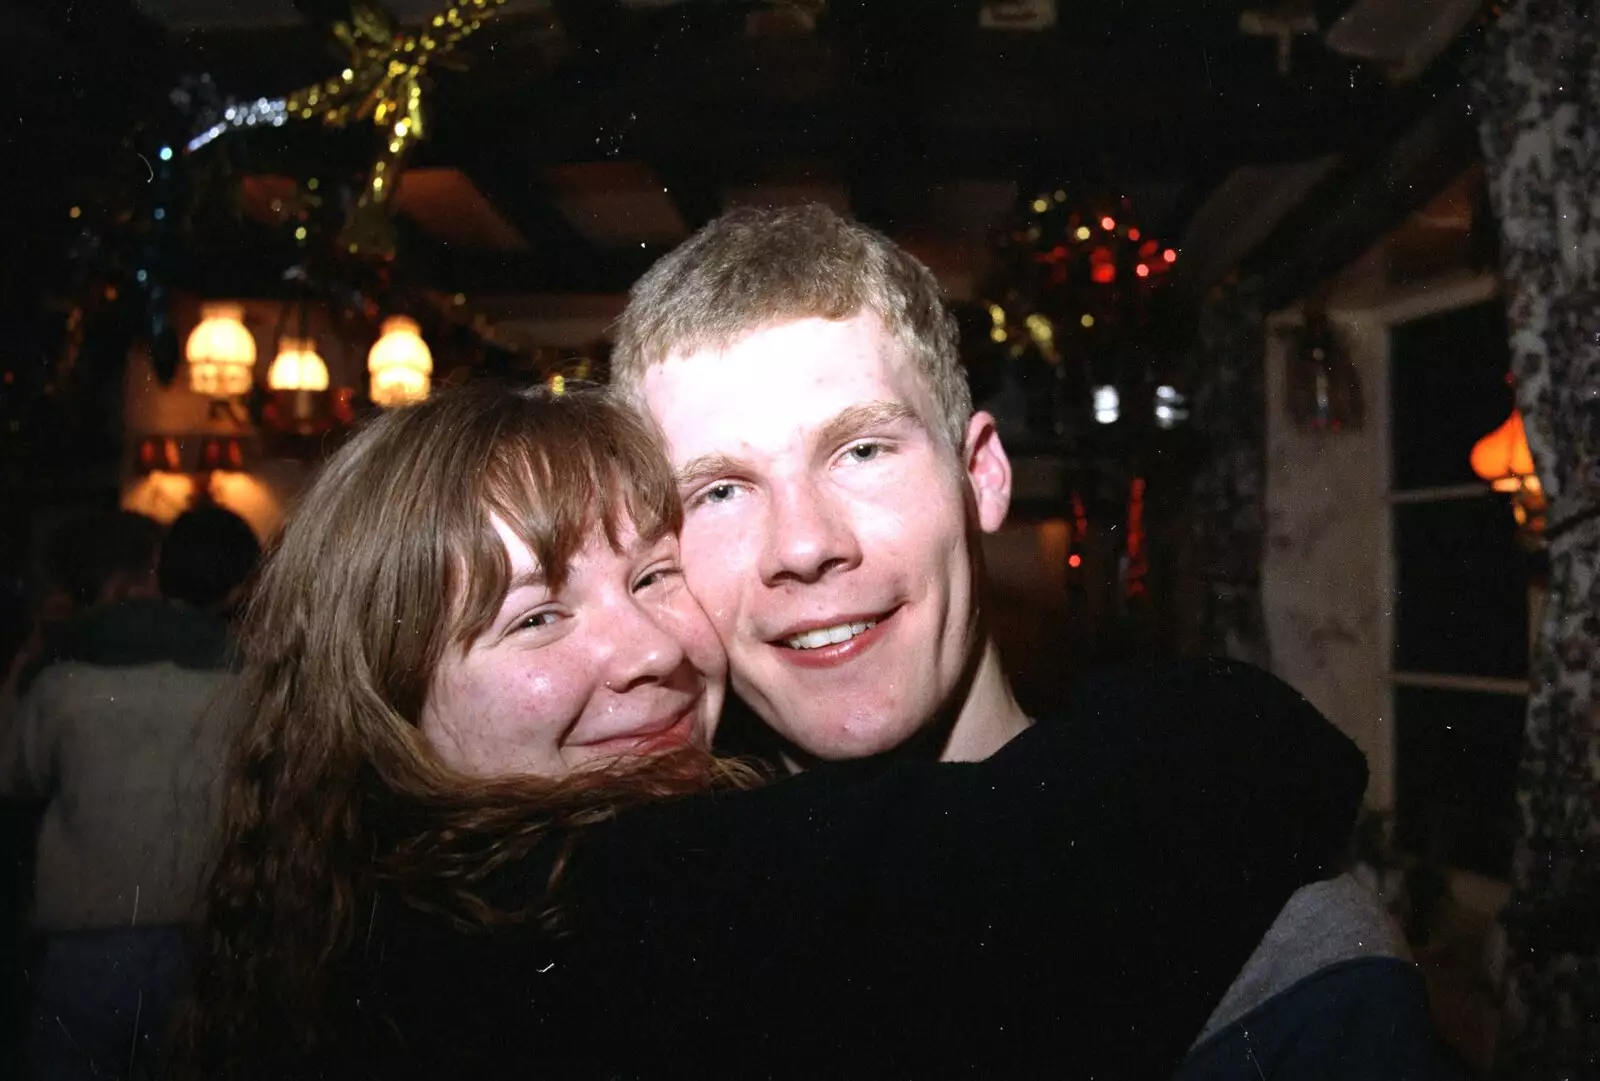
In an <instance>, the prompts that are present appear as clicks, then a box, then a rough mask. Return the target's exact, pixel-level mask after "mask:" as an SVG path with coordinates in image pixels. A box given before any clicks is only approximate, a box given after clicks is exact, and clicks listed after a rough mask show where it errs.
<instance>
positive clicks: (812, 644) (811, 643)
mask: <svg viewBox="0 0 1600 1081" xmlns="http://www.w3.org/2000/svg"><path fill="white" fill-rule="evenodd" d="M876 626H877V623H876V622H872V623H841V624H839V625H838V626H837V627H824V628H822V629H821V630H816V631H807V632H806V633H804V634H797V635H795V636H794V637H793V638H791V639H789V640H788V646H789V648H790V649H821V648H822V647H823V646H832V645H837V644H838V643H840V642H848V641H849V640H850V639H852V638H854V637H855V636H856V635H858V634H860V633H861V632H863V631H865V630H866V629H867V628H868V627H876Z"/></svg>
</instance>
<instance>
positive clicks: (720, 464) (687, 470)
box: [673, 452, 740, 491]
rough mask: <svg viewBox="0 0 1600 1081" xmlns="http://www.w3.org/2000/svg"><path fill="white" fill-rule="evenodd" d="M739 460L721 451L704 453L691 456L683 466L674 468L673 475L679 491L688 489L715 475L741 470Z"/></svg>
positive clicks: (720, 475)
mask: <svg viewBox="0 0 1600 1081" xmlns="http://www.w3.org/2000/svg"><path fill="white" fill-rule="evenodd" d="M739 468H740V467H739V460H738V459H737V458H734V457H732V456H731V455H728V454H722V453H720V452H718V453H713V454H702V455H699V456H698V457H695V458H690V459H689V460H688V461H687V462H684V463H683V465H682V466H680V467H678V468H677V469H675V470H673V477H674V479H675V480H677V482H678V490H679V491H688V490H689V489H690V488H695V487H698V486H699V485H701V484H704V483H705V482H706V481H708V480H711V479H712V478H713V477H726V476H728V475H729V474H730V473H737V472H739Z"/></svg>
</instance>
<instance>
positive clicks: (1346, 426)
mask: <svg viewBox="0 0 1600 1081" xmlns="http://www.w3.org/2000/svg"><path fill="white" fill-rule="evenodd" d="M1289 334H1290V338H1291V344H1290V348H1289V351H1288V356H1287V364H1288V372H1287V376H1288V378H1287V379H1286V380H1285V385H1286V387H1287V390H1288V399H1289V416H1290V418H1291V419H1292V420H1293V421H1294V424H1295V426H1296V427H1297V428H1301V429H1303V430H1305V431H1308V432H1330V433H1331V432H1348V431H1356V430H1359V429H1360V428H1361V426H1362V424H1363V423H1364V422H1365V420H1366V403H1365V400H1364V398H1363V396H1362V392H1361V379H1360V376H1358V375H1357V374H1356V368H1355V364H1354V363H1352V361H1351V360H1350V354H1349V352H1348V351H1347V350H1346V349H1345V347H1344V342H1343V341H1342V340H1341V339H1340V337H1339V335H1338V334H1337V333H1335V332H1334V329H1333V327H1332V326H1331V325H1330V324H1329V322H1328V314H1327V312H1326V311H1325V310H1324V309H1323V308H1322V306H1321V305H1320V304H1312V305H1309V306H1308V307H1307V308H1306V313H1305V325H1304V326H1303V327H1301V328H1299V329H1297V330H1293V331H1290V332H1289Z"/></svg>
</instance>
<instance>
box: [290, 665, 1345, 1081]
mask: <svg viewBox="0 0 1600 1081" xmlns="http://www.w3.org/2000/svg"><path fill="white" fill-rule="evenodd" d="M1365 783H1366V768H1365V763H1364V761H1363V759H1362V757H1361V755H1360V753H1359V752H1358V751H1357V750H1356V749H1355V747H1354V746H1353V745H1352V744H1351V743H1350V741H1349V740H1347V739H1346V738H1345V737H1344V736H1342V735H1340V734H1339V733H1338V732H1337V731H1336V730H1335V729H1334V728H1333V727H1332V726H1331V725H1329V724H1328V723H1327V721H1325V720H1324V719H1323V718H1322V717H1321V716H1320V715H1319V714H1318V713H1317V712H1316V710H1315V709H1313V708H1312V707H1311V706H1310V705H1309V704H1308V703H1307V702H1306V701H1305V700H1304V699H1303V698H1301V697H1300V696H1299V695H1297V694H1295V693H1294V692H1293V691H1292V690H1290V689H1289V688H1288V687H1286V686H1285V685H1284V684H1282V683H1281V682H1279V681H1277V680H1276V679H1274V678H1273V677H1271V676H1269V675H1267V674H1265V673H1263V672H1260V671H1259V670H1257V669H1253V668H1250V667H1248V666H1244V665H1237V664H1227V663H1222V662H1203V663H1196V664H1186V665H1181V666H1169V667H1165V668H1162V669H1147V670H1144V671H1140V672H1132V673H1121V674H1119V675H1117V676H1115V677H1112V678H1106V679H1102V680H1100V681H1098V682H1096V683H1094V684H1092V685H1090V686H1088V687H1086V688H1084V689H1083V690H1082V691H1081V692H1080V693H1079V694H1078V695H1076V696H1075V698H1074V700H1073V702H1072V703H1071V707H1070V709H1069V711H1068V713H1067V715H1066V716H1064V717H1062V718H1056V719H1052V720H1050V721H1049V722H1047V723H1041V724H1039V725H1036V726H1035V727H1034V728H1032V729H1030V730H1029V731H1028V732H1026V733H1024V734H1023V735H1021V736H1019V737H1017V738H1016V739H1015V740H1014V741H1012V742H1011V743H1010V744H1009V745H1007V746H1006V747H1005V748H1003V749H1002V750H1001V751H1000V752H999V753H997V754H996V755H995V756H993V757H992V758H990V759H989V760H987V761H985V762H981V763H974V764H961V765H936V764H932V763H924V762H909V761H887V760H872V761H866V762H856V763H847V764H843V765H839V766H830V767H826V768H822V769H818V770H815V771H812V772H810V773H807V774H805V775H803V776H800V777H797V778H793V779H790V780H785V781H782V782H779V783H776V784H773V785H770V786H768V787H766V788H763V789H759V790H755V791H749V792H734V793H726V794H721V795H716V796H708V797H697V798H692V799H683V800H674V801H671V802H667V803H662V804H659V805H656V806H652V807H648V808H645V809H642V810H640V811H637V812H633V813H630V814H628V815H625V816H623V817H622V818H621V819H620V820H618V821H617V822H615V823H611V824H608V825H607V826H605V827H602V828H599V829H597V830H595V831H593V833H592V835H590V836H586V837H585V838H584V839H583V841H582V843H581V844H580V845H579V846H578V848H577V849H576V851H575V853H574V856H573V858H572V862H571V864H570V866H569V868H568V869H567V872H566V875H565V877H564V879H563V886H562V890H561V893H560V895H559V896H560V899H561V901H562V903H563V905H564V911H565V913H566V916H567V922H568V932H567V933H566V934H565V935H564V936H563V937H562V938H561V939H560V940H557V941H551V940H549V939H547V938H546V937H544V936H542V935H541V934H540V933H539V932H538V931H537V930H536V929H534V928H532V927H520V928H516V929H510V930H499V931H495V932H493V933H473V934H467V933H461V932H457V931H454V930H452V929H450V928H449V927H448V926H446V925H445V924H444V923H443V922H442V921H440V920H438V919H436V918H434V917H430V916H428V915H426V914H423V913H420V912H417V911H415V910H412V909H409V908H407V907H405V906H403V905H400V904H398V903H385V904H383V905H381V906H380V911H379V915H378V917H377V919H376V926H375V929H374V938H372V939H369V940H368V941H367V943H366V944H365V948H364V949H363V950H362V951H361V952H360V955H359V958H358V961H359V966H360V969H359V975H358V987H359V990H358V991H357V997H358V998H359V999H360V1000H361V1002H360V1006H359V1009H360V1013H361V1015H362V1016H363V1018H364V1019H365V1021H366V1024H365V1025H363V1026H362V1028H363V1030H364V1031H365V1032H366V1033H367V1035H366V1036H364V1037H360V1038H357V1039H355V1040H353V1042H352V1044H351V1046H350V1047H348V1048H347V1049H346V1050H347V1051H348V1052H350V1053H351V1057H350V1058H348V1059H345V1060H344V1065H343V1066H342V1067H341V1068H338V1069H333V1068H330V1069H328V1070H327V1071H319V1072H326V1073H327V1074H328V1075H330V1076H331V1075H333V1074H335V1073H337V1074H339V1075H341V1076H343V1075H347V1074H350V1073H352V1072H360V1073H363V1074H370V1075H372V1076H384V1077H398V1076H407V1075H408V1076H418V1077H424V1076H460V1077H472V1078H475V1079H480V1081H481V1079H486V1078H491V1077H507V1078H510V1077H516V1078H521V1079H527V1078H536V1077H618V1078H634V1077H699V1078H706V1077H741V1078H746V1077H863V1078H866V1077H872V1078H887V1077H917V1078H921V1077H990V1078H995V1077H1035V1076H1044V1075H1049V1076H1064V1077H1085V1078H1088V1077H1167V1076H1170V1075H1171V1073H1172V1072H1173V1071H1174V1069H1175V1068H1176V1066H1177V1064H1178V1063H1179V1062H1180V1061H1181V1060H1182V1058H1183V1055H1184V1053H1185V1051H1186V1050H1187V1049H1188V1047H1189V1046H1190V1044H1191V1043H1192V1042H1193V1040H1194V1039H1195V1037H1196V1035H1197V1034H1198V1033H1199V1031H1200V1029H1201V1026H1202V1025H1203V1024H1204V1022H1205V1020H1206V1017H1207V1016H1208V1014H1209V1013H1210V1011H1211V1009H1212V1008H1213V1007H1214V1006H1215V1005H1216V1003H1217V1001H1218V1000H1219V999H1220V998H1221V996H1222V994H1223V992H1224V991H1225V990H1226V989H1227V987H1228V985H1229V984H1230V983H1231V982H1232V980H1233V978H1234V976H1235V975H1236V974H1237V973H1238V971H1239V969H1240V967H1241V966H1242V965H1243V963H1244V961H1245V959H1246V958H1247V957H1248V956H1249V954H1250V952H1251V950H1252V948H1253V947H1254V946H1255V945H1256V943H1257V942H1258V941H1259V940H1260V938H1261V937H1262V935H1263V934H1264V932H1265V931H1266V928H1267V927H1268V926H1269V925H1270V924H1271V922H1272V920H1273V918H1274V917H1275V916H1276V914H1277V912H1278V910H1279V909H1280V908H1281V907H1282V905H1283V903H1284V902H1285V901H1286V900H1287V898H1288V897H1289V895H1290V894H1291V893H1292V892H1293V891H1294V890H1295V889H1297V888H1298V887H1300V886H1301V885H1303V884H1305V883H1307V882H1309V881H1311V880H1313V879H1314V878H1316V877H1317V876H1318V875H1319V874H1321V873H1322V872H1323V871H1324V870H1325V869H1326V868H1327V867H1328V866H1329V865H1330V864H1331V863H1332V862H1334V861H1335V860H1336V859H1337V857H1338V855H1339V853H1340V851H1341V850H1342V847H1343V844H1344V841H1345V839H1346V835H1347V833H1348V831H1349V828H1350V825H1351V823H1352V821H1353V819H1354V815H1355V811H1356V808H1357V805H1358V802H1359V800H1360V796H1361V793H1362V790H1363V788H1364V786H1365ZM548 875H549V865H548V862H547V861H546V860H544V859H532V860H529V861H527V862H526V864H525V865H519V866H515V867H511V868H508V869H506V870H505V871H504V872H503V873H500V874H498V875H497V876H496V878H495V879H494V881H493V883H492V885H491V887H490V890H491V894H492V897H493V898H494V899H495V900H496V901H498V902H500V903H502V904H507V905H511V904H526V903H528V902H530V901H534V900H537V899H538V898H539V897H540V896H542V893H543V890H544V884H545V882H546V881H547V878H548ZM352 1035H353V1036H354V1035H355V1034H352ZM341 1057H343V1056H341Z"/></svg>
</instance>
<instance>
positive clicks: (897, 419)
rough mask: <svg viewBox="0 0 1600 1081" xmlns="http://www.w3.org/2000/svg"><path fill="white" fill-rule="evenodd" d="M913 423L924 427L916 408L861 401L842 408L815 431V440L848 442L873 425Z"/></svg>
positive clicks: (831, 444) (829, 443) (833, 444)
mask: <svg viewBox="0 0 1600 1081" xmlns="http://www.w3.org/2000/svg"><path fill="white" fill-rule="evenodd" d="M907 423H909V424H912V425H915V426H916V427H917V428H918V429H919V430H926V428H927V426H926V425H924V424H923V423H922V418H921V417H920V416H918V415H917V411H916V410H915V409H912V408H911V407H910V406H909V405H907V404H906V403H904V402H863V403H862V404H860V405H852V406H850V407H849V408H848V409H844V410H841V411H840V412H839V413H838V414H836V415H835V416H834V417H833V419H831V420H829V421H828V422H827V423H826V424H824V425H823V426H822V427H821V428H820V429H818V431H817V442H818V443H820V444H821V445H822V446H824V447H836V446H838V445H839V444H840V443H847V442H849V441H850V440H852V439H855V438H858V437H860V436H862V435H865V434H866V433H868V432H870V431H872V430H873V429H875V428H884V427H887V426H889V425H896V424H907Z"/></svg>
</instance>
